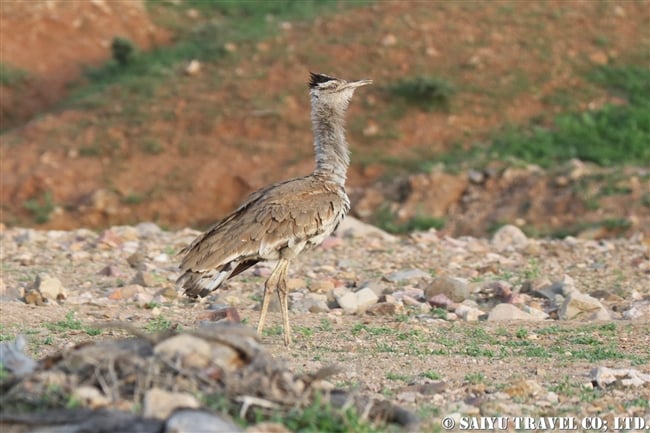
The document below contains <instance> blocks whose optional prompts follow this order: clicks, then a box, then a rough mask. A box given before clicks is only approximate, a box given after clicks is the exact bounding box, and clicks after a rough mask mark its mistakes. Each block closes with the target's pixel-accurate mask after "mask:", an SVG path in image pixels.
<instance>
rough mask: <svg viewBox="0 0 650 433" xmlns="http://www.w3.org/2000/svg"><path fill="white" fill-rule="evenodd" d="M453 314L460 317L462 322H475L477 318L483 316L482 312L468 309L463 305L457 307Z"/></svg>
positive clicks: (471, 308) (476, 309)
mask: <svg viewBox="0 0 650 433" xmlns="http://www.w3.org/2000/svg"><path fill="white" fill-rule="evenodd" d="M454 313H456V315H457V316H458V317H460V318H461V319H462V320H464V321H465V322H477V321H478V320H479V318H480V317H481V316H482V315H483V314H485V313H483V311H481V310H479V309H478V308H474V307H470V306H468V305H463V304H460V305H458V306H457V307H456V308H455V310H454Z"/></svg>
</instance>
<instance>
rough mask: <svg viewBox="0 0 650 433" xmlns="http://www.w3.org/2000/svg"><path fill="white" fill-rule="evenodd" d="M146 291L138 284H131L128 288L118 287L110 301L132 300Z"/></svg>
mask: <svg viewBox="0 0 650 433" xmlns="http://www.w3.org/2000/svg"><path fill="white" fill-rule="evenodd" d="M142 291H144V287H142V286H140V285H137V284H129V285H128V286H124V287H118V288H117V289H115V290H113V291H112V292H111V293H110V294H109V295H108V299H110V300H111V301H119V300H122V299H130V298H131V297H133V296H135V294H136V293H140V292H142Z"/></svg>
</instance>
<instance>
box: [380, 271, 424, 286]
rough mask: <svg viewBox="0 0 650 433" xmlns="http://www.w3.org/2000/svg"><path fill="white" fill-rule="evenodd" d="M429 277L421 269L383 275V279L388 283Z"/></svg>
mask: <svg viewBox="0 0 650 433" xmlns="http://www.w3.org/2000/svg"><path fill="white" fill-rule="evenodd" d="M429 277H430V275H429V274H428V273H427V272H424V271H423V270H421V269H408V270H406V271H398V272H393V273H390V274H388V275H384V276H383V279H384V280H385V281H388V282H389V283H399V282H400V281H408V280H415V279H421V278H429Z"/></svg>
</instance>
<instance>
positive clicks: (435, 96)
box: [389, 76, 455, 111]
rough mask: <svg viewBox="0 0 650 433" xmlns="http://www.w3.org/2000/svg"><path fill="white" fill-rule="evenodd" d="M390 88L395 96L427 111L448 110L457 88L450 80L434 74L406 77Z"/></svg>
mask: <svg viewBox="0 0 650 433" xmlns="http://www.w3.org/2000/svg"><path fill="white" fill-rule="evenodd" d="M389 90H390V93H391V94H392V95H393V96H397V97H400V98H402V99H404V100H405V101H406V102H407V103H408V104H411V105H415V106H417V107H418V108H420V109H421V110H425V111H433V110H444V111H448V110H449V109H450V107H451V98H452V95H453V94H454V93H455V88H454V86H453V84H451V82H450V81H449V80H447V79H444V78H440V77H432V76H416V77H412V78H405V79H403V80H401V81H399V82H398V83H396V84H395V85H393V86H392V87H390V89H389Z"/></svg>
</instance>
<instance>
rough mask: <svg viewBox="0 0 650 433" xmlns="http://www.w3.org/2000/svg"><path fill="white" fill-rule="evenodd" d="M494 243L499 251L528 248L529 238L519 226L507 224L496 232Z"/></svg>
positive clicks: (493, 237) (493, 238)
mask: <svg viewBox="0 0 650 433" xmlns="http://www.w3.org/2000/svg"><path fill="white" fill-rule="evenodd" d="M492 245H493V246H494V247H495V248H496V249H497V250H498V251H506V250H519V249H523V248H526V246H527V245H528V238H527V237H526V235H525V234H524V232H522V231H521V229H519V227H517V226H513V225H511V224H506V225H504V226H503V227H501V228H500V229H499V230H497V231H496V233H494V235H493V236H492Z"/></svg>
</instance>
